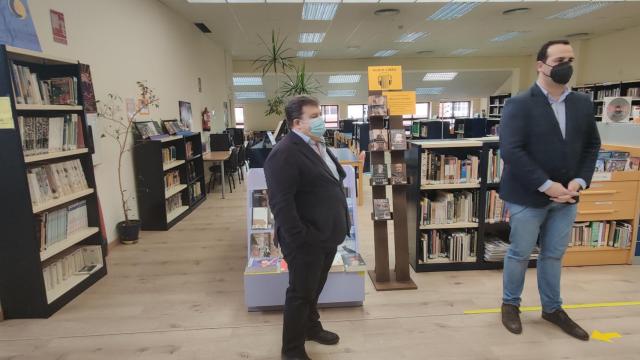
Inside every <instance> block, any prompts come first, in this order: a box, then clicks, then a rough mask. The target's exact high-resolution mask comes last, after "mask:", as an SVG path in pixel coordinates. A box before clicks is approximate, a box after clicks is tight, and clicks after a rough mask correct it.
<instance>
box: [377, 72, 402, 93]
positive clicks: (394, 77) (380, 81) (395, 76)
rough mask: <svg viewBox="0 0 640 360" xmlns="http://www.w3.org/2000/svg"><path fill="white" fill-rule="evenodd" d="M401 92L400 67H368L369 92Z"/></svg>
mask: <svg viewBox="0 0 640 360" xmlns="http://www.w3.org/2000/svg"><path fill="white" fill-rule="evenodd" d="M380 90H402V66H369V91H380Z"/></svg>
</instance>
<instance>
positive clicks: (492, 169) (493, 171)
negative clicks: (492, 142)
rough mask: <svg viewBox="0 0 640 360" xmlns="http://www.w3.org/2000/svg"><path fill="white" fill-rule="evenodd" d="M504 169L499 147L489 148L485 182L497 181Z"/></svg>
mask: <svg viewBox="0 0 640 360" xmlns="http://www.w3.org/2000/svg"><path fill="white" fill-rule="evenodd" d="M503 169H504V160H502V156H500V150H499V149H489V163H488V164H487V182H489V183H499V182H500V178H502V170H503Z"/></svg>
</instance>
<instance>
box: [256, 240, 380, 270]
mask: <svg viewBox="0 0 640 360" xmlns="http://www.w3.org/2000/svg"><path fill="white" fill-rule="evenodd" d="M345 249H346V250H345ZM278 251H279V250H278ZM256 253H259V252H256ZM252 254H253V249H252ZM366 270H367V264H366V263H365V261H364V259H363V258H362V256H361V255H360V254H359V253H358V252H356V251H354V250H351V249H350V248H348V247H346V246H342V248H341V249H339V250H338V252H336V255H335V257H334V259H333V262H332V264H331V268H330V269H329V271H330V272H362V271H366ZM287 271H289V266H288V265H287V262H286V261H285V259H283V258H282V257H278V256H267V257H254V256H251V257H250V258H249V262H248V263H247V268H246V269H245V274H253V275H255V274H278V273H285V272H287Z"/></svg>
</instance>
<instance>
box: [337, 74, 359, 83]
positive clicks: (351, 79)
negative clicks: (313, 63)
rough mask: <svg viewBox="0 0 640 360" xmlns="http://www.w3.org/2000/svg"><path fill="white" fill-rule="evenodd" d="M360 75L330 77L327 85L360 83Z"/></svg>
mask: <svg viewBox="0 0 640 360" xmlns="http://www.w3.org/2000/svg"><path fill="white" fill-rule="evenodd" d="M360 77H361V75H360V74H341V75H330V76H329V84H355V83H359V82H360Z"/></svg>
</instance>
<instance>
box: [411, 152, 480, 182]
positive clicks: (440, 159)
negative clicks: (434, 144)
mask: <svg viewBox="0 0 640 360" xmlns="http://www.w3.org/2000/svg"><path fill="white" fill-rule="evenodd" d="M421 157H422V159H421V163H422V168H421V171H420V172H421V183H422V184H465V183H472V184H477V183H479V182H480V180H479V173H478V167H479V164H480V158H479V157H478V156H475V155H467V157H466V158H465V159H460V158H458V157H456V156H453V155H445V154H438V153H435V152H432V151H425V152H423V153H422V155H421Z"/></svg>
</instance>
